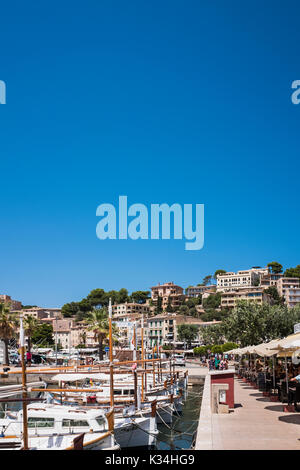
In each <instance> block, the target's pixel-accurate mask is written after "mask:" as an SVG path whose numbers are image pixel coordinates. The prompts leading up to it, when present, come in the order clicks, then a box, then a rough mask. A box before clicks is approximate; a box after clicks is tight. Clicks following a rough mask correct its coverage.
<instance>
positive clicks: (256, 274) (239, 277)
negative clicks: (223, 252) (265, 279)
mask: <svg viewBox="0 0 300 470" xmlns="http://www.w3.org/2000/svg"><path fill="white" fill-rule="evenodd" d="M268 272H269V270H268V268H251V269H247V270H244V271H238V272H237V273H234V272H227V273H224V274H218V276H217V292H226V291H230V290H232V289H236V288H249V287H251V286H258V285H259V284H260V279H261V277H262V276H264V275H266V274H268Z"/></svg>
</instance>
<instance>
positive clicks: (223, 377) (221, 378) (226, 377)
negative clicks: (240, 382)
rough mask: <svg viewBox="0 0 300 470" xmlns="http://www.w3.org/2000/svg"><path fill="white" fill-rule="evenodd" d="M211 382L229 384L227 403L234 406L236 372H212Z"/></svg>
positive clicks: (231, 406)
mask: <svg viewBox="0 0 300 470" xmlns="http://www.w3.org/2000/svg"><path fill="white" fill-rule="evenodd" d="M211 384H228V385H229V390H226V405H228V406H229V408H234V372H229V373H228V374H218V373H216V374H211Z"/></svg>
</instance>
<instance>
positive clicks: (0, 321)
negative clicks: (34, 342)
mask: <svg viewBox="0 0 300 470" xmlns="http://www.w3.org/2000/svg"><path fill="white" fill-rule="evenodd" d="M16 324H17V321H16V318H15V316H14V315H12V314H11V313H10V309H9V306H7V304H4V303H0V338H1V339H2V340H3V342H4V362H5V365H9V354H8V343H9V340H10V339H12V338H13V337H14V335H15V331H16Z"/></svg>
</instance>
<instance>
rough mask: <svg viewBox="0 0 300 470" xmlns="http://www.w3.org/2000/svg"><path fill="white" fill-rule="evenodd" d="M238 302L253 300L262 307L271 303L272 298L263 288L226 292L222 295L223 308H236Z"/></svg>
mask: <svg viewBox="0 0 300 470" xmlns="http://www.w3.org/2000/svg"><path fill="white" fill-rule="evenodd" d="M238 300H252V301H255V302H256V303H258V304H260V305H261V304H262V303H263V302H267V303H269V302H270V296H269V295H267V294H266V293H265V292H264V289H263V288H262V287H248V288H243V289H231V290H226V291H225V292H222V294H221V308H234V307H235V306H236V303H237V301H238Z"/></svg>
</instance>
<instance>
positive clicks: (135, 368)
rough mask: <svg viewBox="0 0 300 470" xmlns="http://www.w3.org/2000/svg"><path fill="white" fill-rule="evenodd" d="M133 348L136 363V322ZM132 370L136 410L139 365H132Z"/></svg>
mask: <svg viewBox="0 0 300 470" xmlns="http://www.w3.org/2000/svg"><path fill="white" fill-rule="evenodd" d="M133 347H134V349H133V358H132V359H133V360H134V361H136V360H137V358H136V325H135V322H134V325H133ZM132 370H133V379H134V406H135V408H137V406H138V397H137V393H138V390H137V363H135V364H133V365H132Z"/></svg>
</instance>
